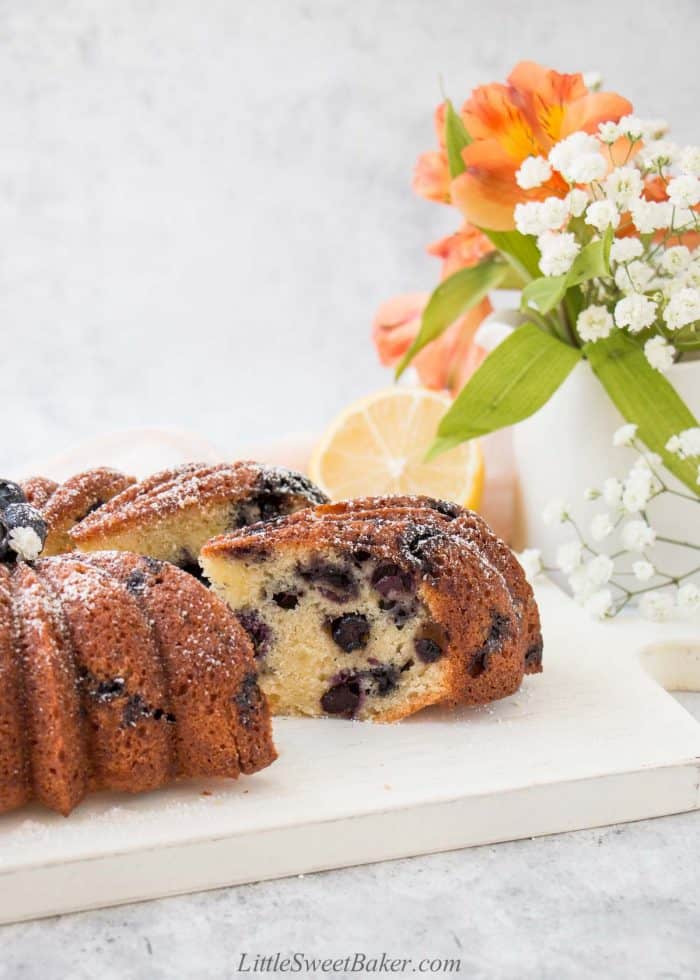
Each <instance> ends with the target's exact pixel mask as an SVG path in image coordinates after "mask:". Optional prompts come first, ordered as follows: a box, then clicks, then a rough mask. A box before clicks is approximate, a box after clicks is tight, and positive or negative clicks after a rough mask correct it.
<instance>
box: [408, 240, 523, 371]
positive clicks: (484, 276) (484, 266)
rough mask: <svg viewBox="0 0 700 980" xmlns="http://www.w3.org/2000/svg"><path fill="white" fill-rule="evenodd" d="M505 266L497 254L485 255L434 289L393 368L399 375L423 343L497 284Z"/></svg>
mask: <svg viewBox="0 0 700 980" xmlns="http://www.w3.org/2000/svg"><path fill="white" fill-rule="evenodd" d="M506 269H507V266H506V265H505V264H504V263H503V261H502V260H501V259H500V258H499V257H498V256H497V255H488V256H486V257H485V258H483V259H482V260H481V262H479V264H478V265H474V266H470V267H469V268H468V269H459V270H458V271H457V272H455V273H454V274H453V275H451V276H450V277H449V278H448V279H445V280H444V281H443V282H441V283H440V285H439V286H438V287H437V288H436V289H435V290H434V292H433V294H432V296H431V297H430V299H429V300H428V305H427V306H426V308H425V309H424V310H423V317H422V319H421V326H420V330H419V331H418V336H417V337H416V339H415V340H414V341H413V343H412V344H411V346H410V347H409V349H408V351H407V352H406V354H405V355H404V356H403V358H402V359H401V362H400V363H399V366H398V368H397V369H396V377H397V378H400V377H401V375H402V374H403V372H404V371H405V370H406V368H407V367H408V365H409V364H410V363H411V361H412V360H413V358H414V357H415V356H416V354H417V353H418V352H419V351H421V350H423V348H424V347H425V346H426V344H429V343H430V342H431V341H433V340H436V339H437V338H438V337H439V336H440V335H441V334H442V333H444V331H445V330H447V328H448V327H449V326H450V324H451V323H454V322H455V320H456V319H457V318H458V317H460V316H462V314H464V313H466V312H467V310H470V309H471V308H472V307H473V306H476V305H477V303H480V302H481V300H482V299H483V298H484V296H486V294H487V293H488V292H489V290H490V289H493V288H494V287H495V286H497V285H498V284H499V283H500V281H501V280H502V279H503V278H504V276H505V274H506Z"/></svg>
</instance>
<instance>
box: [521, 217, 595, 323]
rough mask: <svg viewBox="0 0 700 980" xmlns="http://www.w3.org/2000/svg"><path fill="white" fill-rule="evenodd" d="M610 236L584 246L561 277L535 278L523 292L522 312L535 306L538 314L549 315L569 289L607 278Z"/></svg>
mask: <svg viewBox="0 0 700 980" xmlns="http://www.w3.org/2000/svg"><path fill="white" fill-rule="evenodd" d="M611 239H612V235H609V234H608V232H606V233H605V235H604V236H603V238H600V239H599V240H598V241H596V242H589V243H588V245H585V246H584V247H583V248H582V249H581V251H580V252H579V254H578V255H577V256H576V258H575V259H574V261H573V262H572V264H571V268H570V269H569V271H568V272H567V273H566V275H563V276H544V277H542V278H540V279H535V280H534V281H533V282H531V283H528V285H527V286H526V287H525V289H523V295H522V300H521V304H520V305H521V309H523V310H527V309H528V307H529V306H531V305H532V306H534V307H535V309H537V310H539V311H540V313H545V314H546V313H549V312H550V310H553V309H554V307H555V306H558V305H559V303H561V301H562V299H563V298H564V293H565V292H566V291H567V289H570V288H571V287H572V286H579V285H580V284H581V283H582V282H588V280H589V279H596V278H603V277H605V276H609V275H610V241H611Z"/></svg>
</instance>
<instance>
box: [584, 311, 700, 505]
mask: <svg viewBox="0 0 700 980" xmlns="http://www.w3.org/2000/svg"><path fill="white" fill-rule="evenodd" d="M583 352H584V354H585V355H586V357H587V358H588V360H589V361H590V363H591V367H592V368H593V371H594V372H595V374H596V375H597V377H598V380H599V381H600V383H601V384H602V385H603V387H604V388H605V390H606V391H607V393H608V395H610V398H611V399H612V401H613V402H614V403H615V405H616V406H617V408H618V410H619V412H620V414H621V415H622V416H623V418H625V419H626V420H627V421H628V422H634V423H635V424H636V426H637V434H638V436H639V438H640V439H641V440H642V441H643V442H644V443H646V445H647V446H648V447H649V449H651V450H652V452H655V453H658V454H659V455H660V456H661V458H662V460H663V462H664V465H665V466H666V468H667V469H669V470H670V471H671V473H673V474H674V475H675V476H677V477H678V479H679V480H681V482H683V483H685V485H686V486H687V487H688V488H689V489H690V490H692V492H693V493H694V494H696V495H697V492H698V485H697V477H698V466H697V460H695V461H691V460H683V459H679V458H678V456H676V455H675V454H673V453H669V452H668V451H667V449H666V443H667V442H668V440H669V439H670V438H671V436H673V435H677V434H678V433H679V432H682V431H683V430H684V429H691V428H693V427H694V426H696V425H697V424H698V422H697V419H696V418H695V416H694V415H693V413H692V412H691V411H690V409H689V408H688V406H687V405H686V404H685V402H684V401H683V399H682V398H681V397H680V395H679V394H678V392H677V391H676V389H675V388H674V387H673V385H672V384H671V383H670V381H668V380H667V379H666V378H665V377H664V376H663V374H661V373H660V372H659V371H657V370H656V369H655V368H653V367H652V366H651V364H649V362H648V361H647V359H646V356H645V354H644V351H643V350H642V348H641V347H640V346H639V344H638V343H637V342H636V341H635V340H634V339H633V338H632V337H630V335H629V334H627V333H624V332H623V331H622V330H613V332H612V333H611V334H610V336H609V337H606V338H605V340H597V341H595V343H590V344H586V346H585V347H584V348H583Z"/></svg>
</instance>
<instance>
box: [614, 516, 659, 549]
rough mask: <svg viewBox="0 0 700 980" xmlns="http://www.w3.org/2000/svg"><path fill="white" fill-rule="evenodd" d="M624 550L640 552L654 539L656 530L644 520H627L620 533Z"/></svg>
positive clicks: (650, 544)
mask: <svg viewBox="0 0 700 980" xmlns="http://www.w3.org/2000/svg"><path fill="white" fill-rule="evenodd" d="M620 537H621V540H622V546H623V547H624V549H625V551H636V552H638V553H639V554H641V553H642V552H643V551H645V550H646V549H647V548H650V547H651V546H652V545H653V544H654V542H655V541H656V531H655V530H654V528H653V527H650V526H649V525H648V524H647V522H646V521H628V522H627V523H626V524H625V525H624V527H623V528H622V534H621V535H620Z"/></svg>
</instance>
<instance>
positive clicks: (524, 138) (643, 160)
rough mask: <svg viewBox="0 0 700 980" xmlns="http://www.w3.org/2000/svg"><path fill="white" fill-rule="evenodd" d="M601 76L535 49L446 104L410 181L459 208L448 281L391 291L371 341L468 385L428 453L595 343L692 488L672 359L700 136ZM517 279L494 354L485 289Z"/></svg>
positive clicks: (538, 387) (687, 341)
mask: <svg viewBox="0 0 700 980" xmlns="http://www.w3.org/2000/svg"><path fill="white" fill-rule="evenodd" d="M597 87H598V86H597V84H596V83H595V81H592V80H590V79H586V78H584V76H583V75H581V74H570V75H569V74H560V73H558V72H556V71H552V70H548V69H546V68H543V67H541V66H540V65H537V64H534V63H532V62H522V63H520V64H519V65H517V66H516V68H515V69H514V70H513V72H512V73H511V74H510V76H509V77H508V79H507V82H506V83H505V84H496V83H495V84H491V85H486V86H482V87H480V88H477V89H476V90H475V91H474V92H473V94H472V96H471V97H470V98H469V99H468V100H467V101H466V102H465V103H464V105H463V106H462V109H461V110H460V111H457V110H456V109H455V108H454V106H453V105H452V103H451V102H450V101H449V100H446V101H445V102H444V103H443V104H442V105H441V106H439V108H438V110H437V112H436V116H435V121H436V129H437V137H438V142H439V147H438V149H437V150H435V151H432V152H429V153H426V154H423V155H422V156H421V157H420V159H419V161H418V165H417V169H416V174H415V178H414V187H415V190H416V191H417V192H418V193H419V194H421V195H423V196H424V197H427V198H428V199H430V200H432V201H438V202H441V203H443V204H449V205H454V206H456V207H457V208H458V210H459V211H460V212H461V215H462V216H463V219H464V221H463V224H462V227H461V228H460V229H459V230H458V231H457V232H456V233H455V234H453V235H450V236H448V237H447V238H446V239H443V240H442V241H440V242H438V243H437V244H436V245H434V246H431V248H430V250H429V251H431V252H432V254H435V255H437V256H439V257H440V258H441V259H442V261H443V276H442V281H441V282H440V284H439V286H438V287H437V289H435V291H434V292H433V293H432V295H430V296H429V297H425V296H422V295H421V294H411V295H410V296H407V297H400V298H398V299H396V300H393V301H391V302H390V303H388V304H385V305H384V306H383V307H382V308H381V309H380V311H379V313H378V316H377V319H376V321H375V326H374V338H375V343H376V345H377V347H378V350H379V354H380V357H381V359H382V361H383V362H384V363H386V364H395V365H396V367H397V375H401V373H402V372H403V371H404V370H405V368H406V367H407V366H408V365H409V364H410V363H411V362H413V363H414V365H415V367H416V368H417V370H418V373H419V376H420V378H421V380H422V381H423V383H424V384H426V385H427V386H429V387H435V388H447V389H449V390H450V391H451V392H452V394H453V395H455V396H456V397H455V399H454V401H453V403H452V405H451V407H450V408H449V410H448V411H447V413H446V414H445V416H444V417H443V419H442V421H441V423H440V426H439V429H438V432H437V438H436V440H435V443H434V445H433V447H432V449H431V455H433V456H434V455H436V454H438V453H441V452H444V451H446V450H448V449H451V448H453V447H454V446H456V445H457V444H459V443H461V442H463V441H465V440H468V439H471V438H473V437H475V436H481V435H485V434H487V433H491V432H493V431H495V430H497V429H500V428H503V427H505V426H510V425H512V424H514V423H517V422H520V421H521V420H523V419H525V418H527V417H528V416H530V415H532V414H533V413H535V412H537V411H538V409H540V408H541V407H542V406H543V405H544V404H545V403H546V402H547V401H548V400H549V398H550V397H551V396H552V395H553V394H554V392H555V391H556V390H557V389H558V388H559V386H560V385H562V383H563V382H564V381H565V379H566V378H567V376H568V375H569V374H570V372H571V371H572V370H573V368H574V367H575V366H576V365H577V364H579V363H580V362H581V361H584V360H585V361H586V362H588V364H589V365H590V367H591V369H592V371H593V372H594V374H595V376H596V378H597V379H598V381H599V382H600V384H601V385H602V386H603V388H604V390H605V392H607V395H608V396H609V398H610V399H611V400H612V402H613V403H614V405H615V406H616V407H617V409H618V410H619V412H620V413H621V414H622V416H623V417H624V418H625V419H626V420H627V421H628V422H629V423H632V424H634V425H635V426H636V433H637V438H638V439H639V440H641V442H642V443H643V444H645V446H646V447H647V448H648V450H649V451H651V452H652V453H656V454H658V456H659V459H660V460H661V461H662V462H663V465H664V466H665V467H666V468H667V469H668V470H669V471H671V472H672V473H673V474H674V475H675V476H676V477H677V479H678V480H680V481H681V482H682V483H683V484H685V486H686V488H687V489H689V490H690V491H691V492H692V494H694V495H695V496H697V494H698V476H699V474H698V462H699V460H698V458H697V457H696V456H694V455H690V454H688V453H684V454H679V453H677V452H675V451H674V446H675V443H674V439H678V438H680V437H681V436H682V434H683V433H688V432H691V433H692V432H693V431H694V430H695V429H696V427H697V426H698V422H697V420H696V419H695V417H694V415H693V413H692V412H691V411H690V409H689V408H688V406H687V405H686V403H685V402H684V401H683V399H682V398H681V397H680V395H679V394H678V392H677V391H676V389H675V388H674V386H673V385H672V384H671V383H670V381H669V379H668V378H667V377H665V372H666V371H667V370H668V369H669V368H670V366H671V365H672V364H674V362H676V361H677V360H679V359H681V358H692V357H694V356H697V354H698V353H699V352H700V251H698V249H697V245H698V242H700V238H699V236H698V232H699V231H700V223H699V217H698V209H699V206H700V148H697V147H687V148H683V149H682V148H680V147H678V146H676V145H675V144H674V143H672V142H670V141H669V140H667V139H666V138H664V137H665V133H666V129H667V127H666V125H665V124H664V123H663V122H661V121H645V120H641V119H638V118H637V117H636V116H634V115H632V106H631V104H630V103H629V102H628V101H627V99H625V98H623V97H622V96H620V95H616V94H612V93H605V92H600V91H598V90H597ZM514 286H515V287H516V288H518V289H519V290H520V309H521V314H522V317H521V320H522V322H521V323H520V325H519V326H517V327H516V328H515V329H514V330H513V331H512V332H511V333H510V334H509V335H508V336H507V337H506V338H505V339H504V340H503V341H502V342H501V343H500V344H498V346H496V347H495V349H493V350H492V351H491V353H489V354H488V355H486V352H485V351H484V350H482V349H481V348H480V347H479V346H478V345H477V344H475V343H474V338H475V335H476V333H477V330H478V329H479V325H480V324H481V321H482V320H483V319H484V317H485V316H486V315H487V314H488V313H489V312H490V310H491V306H490V301H489V293H490V291H491V290H494V289H496V288H504V287H510V288H513V287H514ZM686 440H687V437H686ZM691 441H692V440H691Z"/></svg>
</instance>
